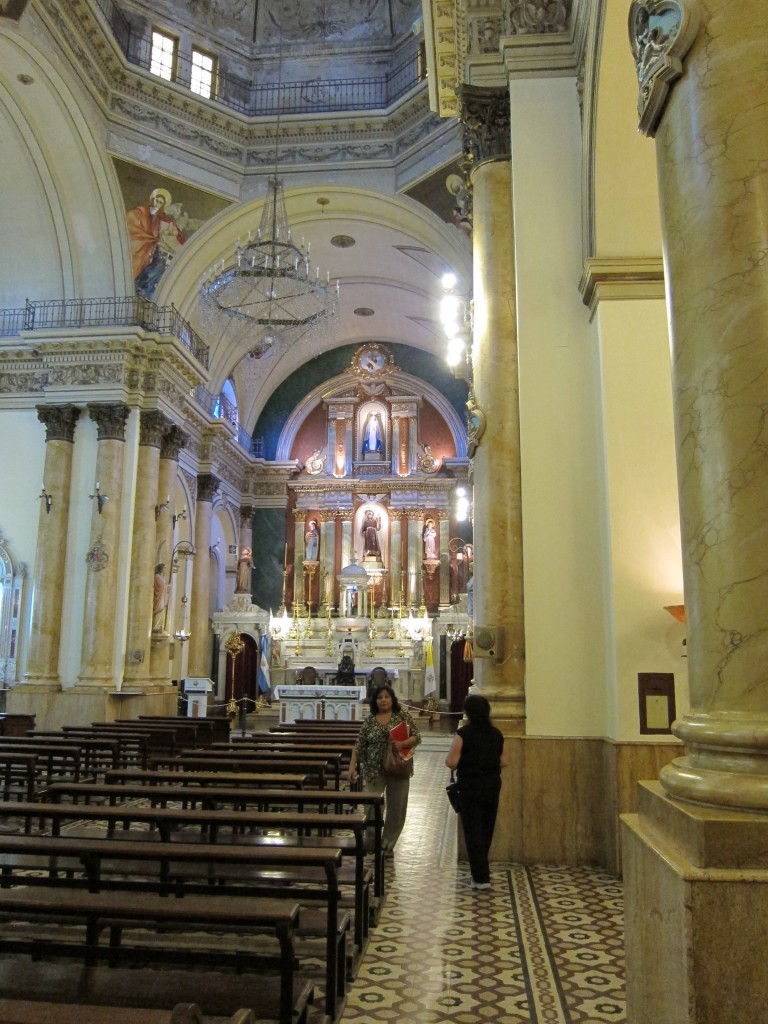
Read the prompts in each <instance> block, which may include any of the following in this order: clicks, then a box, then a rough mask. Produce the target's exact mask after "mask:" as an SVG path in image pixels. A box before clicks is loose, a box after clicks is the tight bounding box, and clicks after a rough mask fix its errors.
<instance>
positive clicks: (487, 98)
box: [456, 85, 511, 167]
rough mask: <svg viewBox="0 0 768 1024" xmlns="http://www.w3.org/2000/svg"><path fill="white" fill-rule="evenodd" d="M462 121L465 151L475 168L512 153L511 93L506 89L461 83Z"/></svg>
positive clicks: (459, 92) (504, 157)
mask: <svg viewBox="0 0 768 1024" xmlns="http://www.w3.org/2000/svg"><path fill="white" fill-rule="evenodd" d="M456 94H457V96H458V97H459V106H460V109H459V121H460V122H461V124H462V125H463V126H464V140H463V149H464V152H465V153H466V154H467V155H468V156H469V157H470V158H471V159H472V162H473V164H474V166H475V167H477V165H478V164H481V163H485V162H487V161H489V160H509V159H510V155H511V144H510V119H509V92H508V90H507V89H506V88H502V89H496V88H486V87H484V86H478V85H460V86H459V88H458V89H457V90H456Z"/></svg>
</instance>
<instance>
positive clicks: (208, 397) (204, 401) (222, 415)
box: [195, 384, 256, 455]
mask: <svg viewBox="0 0 768 1024" xmlns="http://www.w3.org/2000/svg"><path fill="white" fill-rule="evenodd" d="M195 398H196V399H197V401H198V403H199V404H200V405H201V406H202V407H203V409H205V411H206V412H207V413H208V415H209V416H213V417H214V419H217V420H226V421H227V423H230V424H231V425H232V426H233V427H234V428H235V433H236V436H237V443H238V444H239V445H240V447H241V448H243V449H244V450H245V451H247V452H248V453H249V454H250V455H255V454H256V453H255V451H254V443H255V442H254V439H253V438H252V437H251V435H250V434H249V433H248V431H247V430H246V429H245V428H244V427H241V426H240V424H239V423H238V420H237V406H236V405H235V404H234V402H231V401H230V400H229V399H228V398H227V396H226V395H214V394H211V392H210V391H209V390H208V388H206V387H205V386H204V385H202V384H198V386H197V387H196V388H195Z"/></svg>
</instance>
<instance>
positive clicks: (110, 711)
mask: <svg viewBox="0 0 768 1024" xmlns="http://www.w3.org/2000/svg"><path fill="white" fill-rule="evenodd" d="M177 706H178V689H177V688H176V687H175V686H172V685H162V686H153V687H149V688H147V689H144V690H133V691H128V690H127V689H126V690H122V691H115V690H105V689H103V688H102V687H96V686H93V687H91V686H88V687H85V686H72V687H64V688H63V689H61V688H59V687H58V686H52V685H42V684H38V683H31V684H28V683H27V684H25V683H20V684H18V685H17V686H12V687H11V688H10V689H9V690H8V693H7V695H6V710H7V711H8V713H9V714H10V713H13V714H29V715H34V716H35V728H36V729H60V728H61V727H62V726H64V725H90V724H91V722H113V721H114V720H115V719H116V718H138V716H139V715H175V714H176V710H177Z"/></svg>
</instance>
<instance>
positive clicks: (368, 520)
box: [360, 509, 381, 558]
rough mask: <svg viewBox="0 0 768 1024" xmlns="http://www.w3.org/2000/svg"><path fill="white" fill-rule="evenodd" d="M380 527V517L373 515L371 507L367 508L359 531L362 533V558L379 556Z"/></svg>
mask: <svg viewBox="0 0 768 1024" xmlns="http://www.w3.org/2000/svg"><path fill="white" fill-rule="evenodd" d="M380 529H381V519H380V517H379V516H375V515H374V514H373V512H372V511H371V509H368V511H367V512H366V513H365V518H364V519H363V525H362V527H361V528H360V532H361V533H362V535H363V558H368V557H373V558H381V548H380V547H379V530H380Z"/></svg>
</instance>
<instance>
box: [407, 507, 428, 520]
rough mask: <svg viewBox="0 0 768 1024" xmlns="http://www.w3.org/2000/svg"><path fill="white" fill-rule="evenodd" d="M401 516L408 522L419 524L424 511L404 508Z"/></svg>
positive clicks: (422, 518)
mask: <svg viewBox="0 0 768 1024" xmlns="http://www.w3.org/2000/svg"><path fill="white" fill-rule="evenodd" d="M403 514H404V515H405V516H406V517H407V519H408V521H409V522H412V523H421V522H423V521H424V509H422V508H404V509H403Z"/></svg>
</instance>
